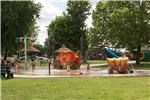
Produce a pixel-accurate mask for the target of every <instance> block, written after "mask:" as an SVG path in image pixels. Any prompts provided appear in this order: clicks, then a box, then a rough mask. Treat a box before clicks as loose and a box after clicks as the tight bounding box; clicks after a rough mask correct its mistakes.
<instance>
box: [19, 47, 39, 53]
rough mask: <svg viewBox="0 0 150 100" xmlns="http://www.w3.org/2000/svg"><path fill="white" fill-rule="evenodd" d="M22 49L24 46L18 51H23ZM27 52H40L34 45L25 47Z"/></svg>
mask: <svg viewBox="0 0 150 100" xmlns="http://www.w3.org/2000/svg"><path fill="white" fill-rule="evenodd" d="M24 51H25V48H23V49H21V50H19V52H24ZM27 52H40V50H38V49H36V48H34V47H32V46H29V47H28V48H27Z"/></svg>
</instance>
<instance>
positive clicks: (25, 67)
mask: <svg viewBox="0 0 150 100" xmlns="http://www.w3.org/2000/svg"><path fill="white" fill-rule="evenodd" d="M24 40H25V70H27V38H26V35H25V39H24Z"/></svg>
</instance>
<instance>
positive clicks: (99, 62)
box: [87, 60, 107, 64]
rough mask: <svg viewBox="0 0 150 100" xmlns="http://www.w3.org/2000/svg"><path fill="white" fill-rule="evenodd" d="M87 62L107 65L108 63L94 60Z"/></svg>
mask: <svg viewBox="0 0 150 100" xmlns="http://www.w3.org/2000/svg"><path fill="white" fill-rule="evenodd" d="M87 62H88V63H89V64H107V61H105V60H104V61H102V60H96V61H94V60H93V61H92V60H87Z"/></svg>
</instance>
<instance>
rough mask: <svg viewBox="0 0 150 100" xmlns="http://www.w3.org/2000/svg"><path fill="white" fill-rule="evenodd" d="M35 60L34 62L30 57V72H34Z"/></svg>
mask: <svg viewBox="0 0 150 100" xmlns="http://www.w3.org/2000/svg"><path fill="white" fill-rule="evenodd" d="M35 64H36V63H35V62H34V60H33V59H32V62H31V66H32V72H34V69H35Z"/></svg>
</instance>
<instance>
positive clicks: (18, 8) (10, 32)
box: [1, 1, 42, 58]
mask: <svg viewBox="0 0 150 100" xmlns="http://www.w3.org/2000/svg"><path fill="white" fill-rule="evenodd" d="M41 7H42V6H41V4H40V3H37V4H35V3H34V1H1V32H2V34H1V37H2V38H1V48H2V50H5V51H6V54H7V51H8V50H17V49H20V48H21V47H23V43H22V44H21V43H16V42H15V39H16V38H17V37H24V36H25V35H26V36H28V37H31V36H32V37H36V36H37V32H38V30H37V28H38V27H37V26H35V24H36V21H35V20H36V18H39V16H40V15H39V13H40V10H41ZM5 58H6V55H5Z"/></svg>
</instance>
